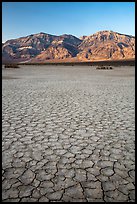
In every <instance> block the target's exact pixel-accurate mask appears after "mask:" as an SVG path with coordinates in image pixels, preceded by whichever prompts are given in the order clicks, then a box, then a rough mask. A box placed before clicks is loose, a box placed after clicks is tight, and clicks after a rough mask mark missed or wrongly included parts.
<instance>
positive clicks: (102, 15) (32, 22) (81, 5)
mask: <svg viewBox="0 0 137 204" xmlns="http://www.w3.org/2000/svg"><path fill="white" fill-rule="evenodd" d="M101 30H112V31H116V32H119V33H123V34H129V35H133V36H135V2H2V41H3V42H5V41H6V40H9V39H14V38H18V37H22V36H27V35H30V34H34V33H39V32H45V33H49V34H53V35H62V34H72V35H75V36H76V37H80V36H82V35H91V34H93V33H96V32H98V31H101Z"/></svg>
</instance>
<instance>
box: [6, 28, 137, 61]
mask: <svg viewBox="0 0 137 204" xmlns="http://www.w3.org/2000/svg"><path fill="white" fill-rule="evenodd" d="M130 58H135V37H133V36H129V35H123V34H120V33H116V32H113V31H100V32H97V33H95V34H93V35H91V36H82V37H81V38H77V37H75V36H73V35H66V34H64V35H60V36H56V35H50V34H47V33H38V34H33V35H29V36H27V37H21V38H18V39H14V40H8V41H6V42H5V43H4V44H3V45H2V61H3V63H4V62H9V61H12V62H25V61H29V62H45V61H47V60H55V59H57V60H66V61H67V60H72V59H76V60H80V61H86V60H106V59H108V60H109V59H130Z"/></svg>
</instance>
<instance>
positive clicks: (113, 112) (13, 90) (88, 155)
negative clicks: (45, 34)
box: [2, 65, 135, 202]
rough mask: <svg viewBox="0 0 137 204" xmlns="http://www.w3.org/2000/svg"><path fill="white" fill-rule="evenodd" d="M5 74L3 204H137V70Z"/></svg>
mask: <svg viewBox="0 0 137 204" xmlns="http://www.w3.org/2000/svg"><path fill="white" fill-rule="evenodd" d="M20 67H21V68H20V69H2V76H3V79H2V200H3V202H6V201H9V202H25V201H26V202H30V201H34V202H49V201H51V202H52V201H54V202H58V201H62V202H68V201H69V202H73V201H76V202H97V201H102V202H114V201H121V202H125V201H128V202H134V201H135V67H134V66H129V67H127V66H125V67H113V70H96V67H93V66H92V67H90V66H80V67H78V66H23V65H22V66H20Z"/></svg>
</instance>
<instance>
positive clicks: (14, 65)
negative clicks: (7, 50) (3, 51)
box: [4, 64, 20, 68]
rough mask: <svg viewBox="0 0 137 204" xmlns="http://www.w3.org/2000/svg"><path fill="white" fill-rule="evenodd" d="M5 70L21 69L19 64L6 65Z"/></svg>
mask: <svg viewBox="0 0 137 204" xmlns="http://www.w3.org/2000/svg"><path fill="white" fill-rule="evenodd" d="M4 67H5V68H20V67H19V65H18V64H5V66H4Z"/></svg>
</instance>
